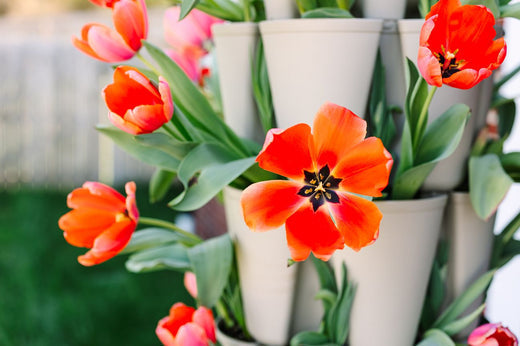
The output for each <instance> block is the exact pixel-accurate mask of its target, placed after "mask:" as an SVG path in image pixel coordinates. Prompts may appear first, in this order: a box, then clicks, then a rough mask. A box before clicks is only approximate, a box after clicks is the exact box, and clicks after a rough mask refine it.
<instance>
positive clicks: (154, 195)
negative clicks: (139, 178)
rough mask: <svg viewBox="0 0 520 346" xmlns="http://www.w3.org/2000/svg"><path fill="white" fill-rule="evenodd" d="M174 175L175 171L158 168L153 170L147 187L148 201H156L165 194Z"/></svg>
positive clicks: (175, 174)
mask: <svg viewBox="0 0 520 346" xmlns="http://www.w3.org/2000/svg"><path fill="white" fill-rule="evenodd" d="M176 176H177V173H175V172H170V171H167V170H164V169H160V168H157V169H156V170H155V171H154V172H153V175H152V178H151V179H150V188H149V195H150V203H155V202H158V201H160V200H161V199H163V198H164V196H166V193H167V192H168V190H169V189H170V187H171V186H172V181H173V179H175V177H176Z"/></svg>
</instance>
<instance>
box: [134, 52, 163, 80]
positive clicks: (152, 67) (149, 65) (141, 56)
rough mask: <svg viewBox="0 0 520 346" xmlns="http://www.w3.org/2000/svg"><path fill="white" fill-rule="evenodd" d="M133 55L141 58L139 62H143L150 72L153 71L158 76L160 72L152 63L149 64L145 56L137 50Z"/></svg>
mask: <svg viewBox="0 0 520 346" xmlns="http://www.w3.org/2000/svg"><path fill="white" fill-rule="evenodd" d="M135 56H136V57H137V58H138V59H139V60H141V62H142V63H143V64H145V66H146V67H148V68H149V69H150V70H151V71H152V72H154V73H155V74H156V75H158V76H160V75H161V73H160V72H159V71H158V70H157V69H156V68H155V66H153V65H152V64H150V62H149V61H148V60H146V58H145V57H144V56H143V55H142V54H141V53H139V52H137V53H136V54H135Z"/></svg>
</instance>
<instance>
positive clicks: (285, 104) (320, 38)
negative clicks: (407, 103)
mask: <svg viewBox="0 0 520 346" xmlns="http://www.w3.org/2000/svg"><path fill="white" fill-rule="evenodd" d="M381 27H382V20H377V19H337V18H335V19H331V18H324V19H289V20H273V21H265V22H261V23H260V32H261V35H262V39H263V42H264V48H265V58H266V63H267V69H268V73H269V80H270V82H271V91H272V97H273V103H274V109H275V114H276V121H277V125H278V127H280V128H287V127H289V126H292V125H294V124H296V123H301V122H303V123H307V124H311V123H312V121H313V119H314V116H315V114H316V112H317V111H318V109H319V108H320V106H321V105H322V104H323V103H324V102H326V101H330V102H333V103H336V104H338V105H340V106H344V107H346V108H348V109H350V110H351V111H353V112H354V113H356V114H357V115H359V116H363V114H364V112H365V107H366V104H367V97H368V94H369V90H370V81H371V76H372V71H373V68H374V62H375V57H376V53H377V47H378V44H379V36H380V32H381Z"/></svg>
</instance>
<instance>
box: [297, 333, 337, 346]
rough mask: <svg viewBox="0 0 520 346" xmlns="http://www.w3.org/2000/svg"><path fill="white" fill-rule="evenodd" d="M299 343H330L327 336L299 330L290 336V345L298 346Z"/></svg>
mask: <svg viewBox="0 0 520 346" xmlns="http://www.w3.org/2000/svg"><path fill="white" fill-rule="evenodd" d="M300 345H309V346H316V345H331V343H330V342H329V338H328V337H327V336H326V335H324V334H321V333H318V332H308V331H305V332H300V333H298V334H296V335H295V336H293V337H292V338H291V343H290V346H300Z"/></svg>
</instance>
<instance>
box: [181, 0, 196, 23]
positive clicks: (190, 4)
mask: <svg viewBox="0 0 520 346" xmlns="http://www.w3.org/2000/svg"><path fill="white" fill-rule="evenodd" d="M199 2H200V0H183V1H182V3H181V13H180V14H179V20H182V19H183V18H184V17H186V16H187V15H188V14H189V13H190V12H191V10H192V9H194V8H195V6H197V4H198V3H199Z"/></svg>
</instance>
